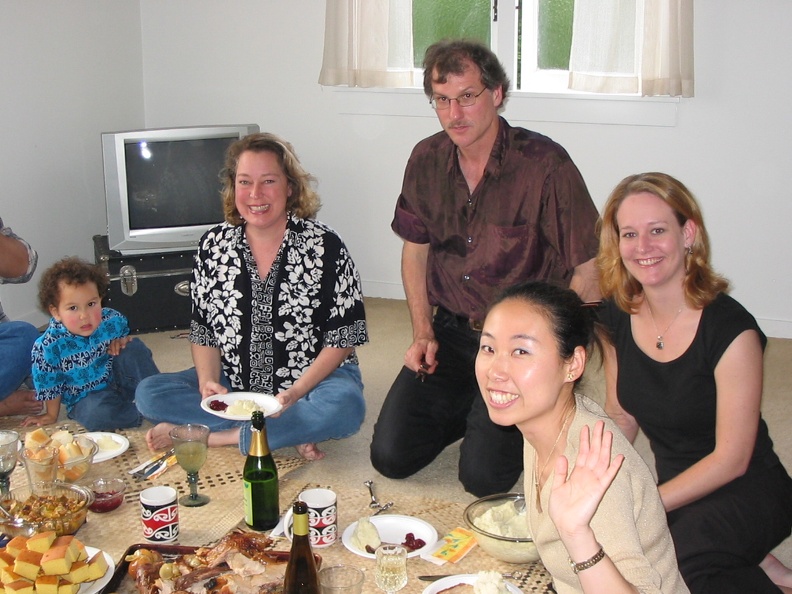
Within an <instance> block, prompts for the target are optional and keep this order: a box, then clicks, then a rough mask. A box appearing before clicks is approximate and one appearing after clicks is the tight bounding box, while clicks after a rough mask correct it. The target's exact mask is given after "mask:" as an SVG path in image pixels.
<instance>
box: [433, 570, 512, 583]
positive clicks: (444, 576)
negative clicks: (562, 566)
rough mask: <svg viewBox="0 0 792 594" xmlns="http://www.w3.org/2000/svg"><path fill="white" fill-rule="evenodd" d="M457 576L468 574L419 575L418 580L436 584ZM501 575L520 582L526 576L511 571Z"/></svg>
mask: <svg viewBox="0 0 792 594" xmlns="http://www.w3.org/2000/svg"><path fill="white" fill-rule="evenodd" d="M455 575H468V574H461V573H457V574H454V573H450V574H444V575H419V576H418V579H419V580H423V581H425V582H436V581H437V580H441V579H443V578H446V577H453V576H455ZM501 575H502V576H503V577H504V578H507V579H513V580H519V579H520V578H521V577H523V575H525V574H523V572H522V571H509V572H506V573H502V574H501Z"/></svg>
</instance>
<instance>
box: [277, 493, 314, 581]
mask: <svg viewBox="0 0 792 594" xmlns="http://www.w3.org/2000/svg"><path fill="white" fill-rule="evenodd" d="M292 509H293V512H294V516H293V518H294V520H293V521H294V524H293V525H292V546H291V553H290V554H289V562H288V564H287V565H286V573H285V575H284V577H283V594H319V574H318V573H317V572H316V559H314V555H313V551H312V550H311V541H310V539H309V537H308V506H307V505H306V504H305V502H304V501H297V502H295V504H294V507H293V508H292Z"/></svg>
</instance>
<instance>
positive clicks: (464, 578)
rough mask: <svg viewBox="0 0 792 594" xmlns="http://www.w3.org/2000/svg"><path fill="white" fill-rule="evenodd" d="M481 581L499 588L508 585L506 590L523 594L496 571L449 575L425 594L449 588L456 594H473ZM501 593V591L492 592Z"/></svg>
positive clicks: (438, 581)
mask: <svg viewBox="0 0 792 594" xmlns="http://www.w3.org/2000/svg"><path fill="white" fill-rule="evenodd" d="M481 580H486V581H487V582H488V583H491V584H492V585H493V586H494V587H496V588H497V587H498V585H499V583H501V582H502V583H504V584H505V585H506V589H507V590H508V591H509V592H512V593H513V594H521V593H522V590H520V589H519V588H518V587H517V586H515V585H514V584H512V583H509V582H506V581H504V579H503V578H502V577H501V575H500V574H499V573H497V572H495V571H481V572H479V573H477V574H476V573H466V574H460V575H449V576H448V577H444V578H441V579H439V580H437V581H436V582H433V583H432V584H431V585H429V586H427V587H426V588H424V591H423V594H438V593H439V592H442V591H443V590H448V589H449V588H454V587H455V586H456V588H455V589H454V593H455V594H456V593H457V592H458V593H459V594H466V593H470V594H473V592H474V590H473V585H474V584H475V583H476V582H480V581H481ZM492 591H493V592H495V591H500V590H492Z"/></svg>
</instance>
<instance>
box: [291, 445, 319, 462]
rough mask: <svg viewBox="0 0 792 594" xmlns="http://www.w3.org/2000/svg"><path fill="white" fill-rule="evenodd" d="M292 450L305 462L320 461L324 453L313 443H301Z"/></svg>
mask: <svg viewBox="0 0 792 594" xmlns="http://www.w3.org/2000/svg"><path fill="white" fill-rule="evenodd" d="M294 449H296V450H297V453H298V454H300V456H302V457H303V458H305V459H306V460H321V459H322V458H324V457H325V453H324V452H323V451H322V450H320V449H319V448H317V447H316V444H315V443H302V444H300V445H298V446H295V448H294Z"/></svg>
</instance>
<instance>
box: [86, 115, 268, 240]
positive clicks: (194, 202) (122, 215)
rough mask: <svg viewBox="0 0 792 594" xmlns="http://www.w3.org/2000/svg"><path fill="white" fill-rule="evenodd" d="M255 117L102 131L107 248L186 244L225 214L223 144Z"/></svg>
mask: <svg viewBox="0 0 792 594" xmlns="http://www.w3.org/2000/svg"><path fill="white" fill-rule="evenodd" d="M258 131H259V127H258V126H257V125H256V124H239V125H216V126H215V125H212V126H193V127H182V128H151V129H144V130H127V131H122V132H103V133H102V162H103V165H104V178H105V206H106V207H107V242H108V247H109V248H110V250H111V251H115V252H120V253H121V254H123V255H127V254H130V255H131V254H152V253H158V252H166V251H168V252H170V251H192V250H195V249H196V247H197V246H198V242H199V240H200V238H201V236H202V235H203V234H204V233H205V232H206V231H207V230H208V229H210V228H211V227H212V226H214V225H216V224H218V223H220V222H222V221H223V206H222V197H221V195H220V192H221V189H222V184H221V182H220V178H219V176H220V172H221V170H222V169H223V166H224V164H225V153H226V149H227V148H228V147H229V146H230V145H231V144H232V143H233V142H235V141H236V140H239V139H240V138H242V137H244V136H247V135H248V134H254V133H256V132H258Z"/></svg>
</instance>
